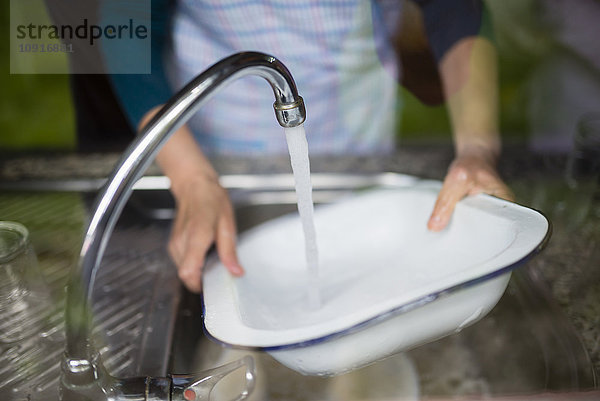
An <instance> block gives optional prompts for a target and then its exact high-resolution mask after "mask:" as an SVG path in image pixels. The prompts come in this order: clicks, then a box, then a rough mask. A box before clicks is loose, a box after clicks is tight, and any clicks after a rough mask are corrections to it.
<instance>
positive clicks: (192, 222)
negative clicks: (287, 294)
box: [140, 108, 244, 293]
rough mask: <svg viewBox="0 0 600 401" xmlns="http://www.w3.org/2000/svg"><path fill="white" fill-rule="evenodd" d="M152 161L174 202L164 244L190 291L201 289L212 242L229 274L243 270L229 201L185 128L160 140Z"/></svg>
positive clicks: (155, 110) (239, 272) (213, 172)
mask: <svg viewBox="0 0 600 401" xmlns="http://www.w3.org/2000/svg"><path fill="white" fill-rule="evenodd" d="M157 111H158V108H155V109H153V110H151V111H150V112H149V113H148V114H146V116H145V117H144V119H142V122H141V123H140V126H143V125H144V124H145V123H147V122H148V121H149V120H150V119H151V118H152V117H153V116H154V114H155V113H156V112H157ZM156 161H157V162H158V164H159V165H160V167H161V168H162V170H163V172H164V173H165V175H167V177H169V179H170V180H171V193H172V194H173V196H174V197H175V201H176V203H177V214H176V217H175V222H174V224H173V228H172V231H171V238H170V240H169V247H168V248H169V253H170V255H171V258H172V259H173V261H174V262H175V264H176V266H177V272H178V274H179V278H180V279H181V281H182V282H183V284H184V285H185V286H186V287H187V288H188V289H189V290H190V291H192V292H195V293H199V292H200V291H201V290H202V280H201V278H202V268H203V266H204V262H205V258H206V253H207V252H208V250H209V249H210V247H211V246H212V245H213V244H214V245H215V246H216V250H217V254H218V256H219V259H220V260H221V263H223V265H224V266H225V267H226V268H227V270H229V272H231V274H233V275H234V276H241V275H242V274H244V270H243V269H242V267H241V266H240V264H239V261H238V258H237V253H236V249H235V244H236V227H235V218H234V214H233V208H232V206H231V201H230V200H229V196H228V194H227V191H226V190H225V189H224V188H223V187H222V186H221V185H220V184H219V177H218V175H217V173H216V171H215V170H214V169H213V167H212V166H211V164H210V162H209V161H208V159H207V158H206V157H205V156H204V154H203V153H202V151H201V150H200V148H199V146H198V144H197V143H196V140H195V139H194V138H193V136H192V133H191V131H190V130H189V129H188V128H187V126H183V127H181V128H180V129H179V130H177V132H175V133H174V134H173V136H172V137H171V138H170V139H169V140H168V141H167V143H165V145H164V146H163V148H162V149H161V150H160V152H159V153H158V156H157V158H156Z"/></svg>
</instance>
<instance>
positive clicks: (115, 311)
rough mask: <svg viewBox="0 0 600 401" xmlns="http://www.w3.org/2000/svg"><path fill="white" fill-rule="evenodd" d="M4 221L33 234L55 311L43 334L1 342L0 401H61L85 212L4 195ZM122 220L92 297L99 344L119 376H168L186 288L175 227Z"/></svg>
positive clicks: (67, 201) (55, 198) (69, 198)
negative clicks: (173, 239)
mask: <svg viewBox="0 0 600 401" xmlns="http://www.w3.org/2000/svg"><path fill="white" fill-rule="evenodd" d="M0 214H1V215H2V218H6V219H11V220H16V221H20V222H23V223H24V224H25V225H26V226H27V227H28V228H29V230H30V232H31V237H32V242H33V246H34V249H35V252H36V254H37V256H38V259H39V263H40V269H41V270H42V273H43V275H44V278H45V281H46V283H47V285H48V287H49V289H50V290H51V292H52V294H53V295H54V297H53V298H54V301H55V305H53V307H52V308H51V309H52V310H54V311H55V312H54V313H53V314H52V315H51V316H46V317H43V316H41V317H40V319H45V320H44V321H45V324H44V325H43V327H42V329H43V332H42V333H35V334H34V335H32V336H31V337H29V338H25V339H24V340H22V341H18V342H15V343H9V344H0V400H2V401H21V400H23V401H25V400H27V401H30V400H34V401H35V400H40V401H48V400H58V383H59V379H60V363H59V362H60V359H61V358H62V356H63V354H64V348H65V343H64V313H63V311H64V286H65V284H66V281H67V274H68V272H69V269H70V267H71V263H73V261H74V260H76V259H75V255H76V253H77V252H78V251H79V243H80V241H81V224H82V222H83V221H84V220H85V209H84V207H83V205H82V203H81V199H80V197H79V195H78V194H73V193H60V192H46V193H23V192H18V193H7V192H4V193H2V194H1V195H0ZM124 217H129V221H126V222H124V221H121V222H120V223H125V224H118V225H117V227H116V229H115V233H114V235H113V237H112V238H111V240H110V242H109V245H108V247H107V252H106V256H105V258H104V260H103V261H102V267H101V269H100V274H99V275H98V277H97V280H96V287H95V291H94V297H93V300H94V302H93V310H94V321H95V330H94V336H95V338H96V340H97V344H100V345H101V348H100V352H101V355H102V358H103V360H104V362H105V366H106V368H107V369H108V370H109V372H110V373H111V374H113V375H123V376H136V375H143V374H148V375H157V376H158V375H164V374H165V371H166V368H167V363H168V357H169V349H170V344H171V340H172V334H173V331H174V326H175V318H174V317H175V314H176V309H177V304H178V299H179V290H180V284H179V281H178V279H177V274H176V271H175V269H174V268H173V267H172V266H171V262H170V260H169V257H168V255H167V252H166V249H165V244H166V241H167V238H168V231H169V226H168V225H167V224H163V223H154V222H148V221H143V222H142V221H139V219H133V220H134V221H131V220H132V219H131V218H130V216H124Z"/></svg>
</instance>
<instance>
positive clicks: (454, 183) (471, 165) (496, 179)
mask: <svg viewBox="0 0 600 401" xmlns="http://www.w3.org/2000/svg"><path fill="white" fill-rule="evenodd" d="M479 193H486V194H489V195H494V196H496V197H499V198H503V199H506V200H510V201H512V200H514V195H513V193H512V191H511V190H510V189H509V188H508V186H506V184H505V183H504V182H503V181H502V179H501V178H500V176H499V175H498V172H497V171H496V167H495V163H494V161H493V160H492V159H491V158H487V157H484V156H482V155H476V154H475V155H465V156H458V157H456V159H454V161H453V162H452V164H450V168H449V169H448V174H446V178H445V179H444V184H443V186H442V189H441V190H440V193H439V194H438V198H437V201H436V203H435V206H434V208H433V213H432V214H431V217H430V218H429V221H428V222H427V228H429V229H430V230H432V231H441V230H443V229H444V228H445V227H446V225H448V222H449V221H450V218H451V216H452V212H453V211H454V207H455V206H456V204H457V203H458V201H460V200H461V199H462V198H464V197H465V196H470V195H476V194H479Z"/></svg>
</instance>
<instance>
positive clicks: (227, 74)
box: [60, 52, 306, 401]
mask: <svg viewBox="0 0 600 401" xmlns="http://www.w3.org/2000/svg"><path fill="white" fill-rule="evenodd" d="M246 75H258V76H260V77H263V78H265V79H266V80H267V82H268V83H269V84H270V85H271V88H272V89H273V93H274V95H275V103H274V105H273V107H274V109H275V115H276V117H277V121H278V122H279V124H280V125H281V126H283V127H295V126H298V125H300V124H302V123H303V122H304V120H305V118H306V111H305V108H304V103H303V100H302V98H301V97H300V96H299V95H298V91H297V89H296V84H295V83H294V80H293V78H292V76H291V74H290V72H289V71H288V69H287V68H286V67H285V66H284V65H283V64H282V63H281V62H280V61H279V60H277V59H276V58H274V57H272V56H269V55H267V54H263V53H257V52H243V53H237V54H234V55H232V56H229V57H227V58H225V59H223V60H221V61H219V62H217V63H216V64H214V65H213V66H211V67H210V68H208V69H207V70H206V71H204V72H203V73H201V74H200V75H199V76H197V77H196V78H195V79H194V80H192V81H191V82H190V83H189V84H188V85H187V86H185V87H184V88H183V89H182V90H181V91H179V93H177V94H176V95H175V96H174V97H173V98H172V99H171V100H170V101H169V102H168V103H167V104H166V105H165V106H164V107H163V108H162V109H161V110H160V112H159V113H158V114H157V115H156V116H155V117H154V118H153V119H152V120H151V121H150V122H149V123H148V124H147V125H146V126H145V127H144V128H143V130H142V132H141V133H140V135H139V137H138V138H137V140H136V141H135V142H134V143H132V144H131V145H130V146H129V148H127V150H126V152H125V154H124V155H123V157H122V158H121V160H120V162H119V163H118V165H117V167H116V168H115V169H114V171H113V173H112V175H111V176H110V178H109V180H108V181H107V183H106V185H105V186H104V188H103V190H102V192H101V193H100V195H99V196H98V198H97V199H96V204H95V209H94V213H93V216H92V218H91V220H90V222H89V225H88V228H87V232H86V234H85V237H84V240H83V245H82V248H81V252H80V255H79V262H78V264H77V265H76V266H74V268H73V270H72V272H71V278H70V282H69V285H68V288H67V305H66V348H65V355H64V359H63V361H62V373H61V384H60V393H61V399H62V400H63V401H75V400H78V401H79V400H86V401H100V400H111V401H112V400H115V401H118V400H129V401H131V400H173V401H175V400H187V401H192V400H208V395H209V393H210V390H211V389H212V387H213V386H214V385H215V384H216V382H217V381H218V380H219V379H220V378H221V377H223V376H224V375H227V374H228V373H229V372H231V371H233V370H237V369H239V368H241V367H242V366H245V367H246V388H247V389H248V390H247V391H244V392H242V393H241V394H240V395H239V396H238V398H237V400H242V399H244V398H246V396H247V395H248V393H249V391H250V390H251V388H252V386H253V383H254V368H253V362H252V359H251V358H250V357H246V358H243V359H241V360H239V361H236V362H232V363H230V364H228V365H224V366H222V367H220V368H216V369H214V370H212V371H206V372H204V373H200V374H196V375H184V376H181V375H178V376H174V375H170V376H168V377H165V378H151V377H139V378H126V379H118V378H114V377H111V376H110V375H109V374H108V372H107V371H106V369H105V368H104V366H103V365H102V362H101V360H100V354H99V352H98V351H97V350H96V348H95V347H94V345H93V343H92V340H91V332H92V319H91V312H90V310H91V309H90V305H91V295H92V289H93V287H94V279H95V277H96V274H97V271H98V267H99V266H100V261H101V259H102V255H103V253H104V250H105V248H106V245H107V243H108V239H109V237H110V234H111V233H112V230H113V228H114V226H115V223H116V222H117V219H118V217H119V215H120V214H121V211H122V209H123V207H124V205H125V203H126V202H127V199H128V198H129V195H130V194H131V191H132V188H133V185H134V184H135V182H136V181H137V180H138V179H139V178H140V177H141V176H142V174H143V173H144V171H145V170H146V168H147V167H148V166H149V165H150V163H151V162H152V160H153V159H154V157H155V155H156V154H157V153H158V151H159V149H160V148H161V147H162V146H163V145H164V144H165V142H166V141H167V139H168V138H169V137H170V136H171V134H173V133H174V132H175V131H176V130H177V129H178V128H179V127H181V126H182V125H183V124H185V122H186V121H187V120H189V118H190V117H191V116H192V115H193V114H194V113H195V112H196V111H197V110H198V109H199V108H200V107H201V106H202V105H203V104H204V102H205V101H207V100H208V99H209V98H210V97H211V95H212V94H214V93H215V91H216V90H217V89H218V88H220V87H222V86H224V85H225V84H227V83H229V82H231V81H233V80H235V79H237V78H240V77H243V76H246Z"/></svg>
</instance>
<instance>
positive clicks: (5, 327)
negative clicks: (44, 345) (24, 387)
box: [0, 221, 48, 343]
mask: <svg viewBox="0 0 600 401" xmlns="http://www.w3.org/2000/svg"><path fill="white" fill-rule="evenodd" d="M47 309H48V292H47V289H46V286H45V283H44V280H43V278H42V273H41V271H40V268H39V266H38V263H37V258H36V256H35V253H34V251H33V248H32V246H31V244H30V242H29V232H28V231H27V229H26V228H25V227H24V226H23V225H22V224H19V223H15V222H10V221H0V343H13V342H16V341H20V340H23V339H25V338H28V337H33V336H36V335H38V334H39V333H40V332H41V330H42V327H43V325H44V321H45V319H46V318H47V314H46V313H45V311H47Z"/></svg>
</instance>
